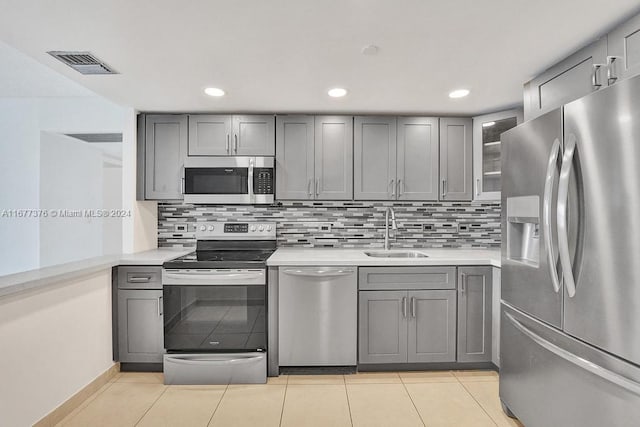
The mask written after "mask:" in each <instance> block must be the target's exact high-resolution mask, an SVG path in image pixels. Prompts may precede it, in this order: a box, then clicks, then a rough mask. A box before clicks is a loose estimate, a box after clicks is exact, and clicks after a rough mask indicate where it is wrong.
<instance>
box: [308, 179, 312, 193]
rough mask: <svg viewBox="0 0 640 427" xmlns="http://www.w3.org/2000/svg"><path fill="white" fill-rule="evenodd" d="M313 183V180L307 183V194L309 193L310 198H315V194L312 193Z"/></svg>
mask: <svg viewBox="0 0 640 427" xmlns="http://www.w3.org/2000/svg"><path fill="white" fill-rule="evenodd" d="M312 183H313V179H310V180H309V182H308V183H307V193H309V197H311V196H313V192H312V191H311V185H312Z"/></svg>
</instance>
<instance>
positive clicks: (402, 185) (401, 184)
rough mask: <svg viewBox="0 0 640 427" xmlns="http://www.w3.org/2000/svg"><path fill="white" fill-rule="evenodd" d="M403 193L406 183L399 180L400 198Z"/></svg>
mask: <svg viewBox="0 0 640 427" xmlns="http://www.w3.org/2000/svg"><path fill="white" fill-rule="evenodd" d="M402 193H404V182H403V181H402V180H401V179H399V180H398V197H400V196H402Z"/></svg>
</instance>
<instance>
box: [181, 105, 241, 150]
mask: <svg viewBox="0 0 640 427" xmlns="http://www.w3.org/2000/svg"><path fill="white" fill-rule="evenodd" d="M231 136H232V130H231V116H223V115H214V114H192V115H190V116H189V155H190V156H227V155H229V154H231V148H232V145H231Z"/></svg>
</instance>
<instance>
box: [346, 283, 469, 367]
mask: <svg viewBox="0 0 640 427" xmlns="http://www.w3.org/2000/svg"><path fill="white" fill-rule="evenodd" d="M359 317H360V322H359V324H360V326H359V359H358V360H359V363H434V362H453V361H455V360H456V292H455V291H454V290H424V291H360V295H359Z"/></svg>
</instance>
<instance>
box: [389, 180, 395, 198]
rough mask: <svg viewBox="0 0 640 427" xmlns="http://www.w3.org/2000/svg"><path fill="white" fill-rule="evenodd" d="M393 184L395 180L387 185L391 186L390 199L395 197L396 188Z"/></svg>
mask: <svg viewBox="0 0 640 427" xmlns="http://www.w3.org/2000/svg"><path fill="white" fill-rule="evenodd" d="M395 182H396V180H395V179H392V180H391V183H390V184H389V185H390V186H391V197H395V195H396V186H395V185H394V183H395Z"/></svg>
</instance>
